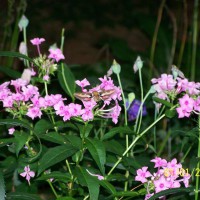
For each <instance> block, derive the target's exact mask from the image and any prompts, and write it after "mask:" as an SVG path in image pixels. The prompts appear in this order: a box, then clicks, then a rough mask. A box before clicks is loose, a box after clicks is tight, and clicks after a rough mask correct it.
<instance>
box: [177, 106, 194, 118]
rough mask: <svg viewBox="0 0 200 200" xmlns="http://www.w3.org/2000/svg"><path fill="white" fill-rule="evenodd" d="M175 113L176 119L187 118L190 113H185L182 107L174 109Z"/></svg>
mask: <svg viewBox="0 0 200 200" xmlns="http://www.w3.org/2000/svg"><path fill="white" fill-rule="evenodd" d="M176 111H177V113H178V118H183V117H189V116H190V114H191V113H190V112H187V110H185V109H183V108H182V107H178V108H176Z"/></svg>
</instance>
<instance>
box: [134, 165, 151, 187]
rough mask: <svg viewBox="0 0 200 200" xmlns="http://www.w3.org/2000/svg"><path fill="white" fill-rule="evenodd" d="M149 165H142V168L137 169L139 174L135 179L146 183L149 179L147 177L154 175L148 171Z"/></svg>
mask: <svg viewBox="0 0 200 200" xmlns="http://www.w3.org/2000/svg"><path fill="white" fill-rule="evenodd" d="M147 169H148V167H146V166H144V167H142V169H138V170H137V176H136V177H135V180H136V181H140V182H142V183H145V182H147V179H146V178H149V177H151V176H152V174H151V173H150V172H149V171H147Z"/></svg>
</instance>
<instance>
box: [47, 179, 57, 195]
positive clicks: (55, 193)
mask: <svg viewBox="0 0 200 200" xmlns="http://www.w3.org/2000/svg"><path fill="white" fill-rule="evenodd" d="M47 182H48V183H49V185H50V187H51V189H52V191H53V193H54V195H55V197H56V198H58V197H59V196H58V194H57V192H56V190H55V189H54V187H53V185H52V183H51V181H50V180H48V181H47Z"/></svg>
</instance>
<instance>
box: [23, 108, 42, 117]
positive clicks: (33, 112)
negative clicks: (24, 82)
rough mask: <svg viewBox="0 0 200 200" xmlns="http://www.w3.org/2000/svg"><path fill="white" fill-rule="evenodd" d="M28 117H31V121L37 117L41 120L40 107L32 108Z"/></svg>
mask: <svg viewBox="0 0 200 200" xmlns="http://www.w3.org/2000/svg"><path fill="white" fill-rule="evenodd" d="M26 115H27V116H29V117H30V118H31V119H35V118H36V117H39V118H41V116H42V112H41V110H40V108H39V107H30V108H29V109H28V112H27V113H26Z"/></svg>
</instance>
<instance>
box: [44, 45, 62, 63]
mask: <svg viewBox="0 0 200 200" xmlns="http://www.w3.org/2000/svg"><path fill="white" fill-rule="evenodd" d="M49 52H50V54H49V56H48V58H52V59H54V60H56V62H59V61H60V60H62V59H65V56H64V55H63V53H62V51H61V50H60V49H59V48H57V49H49Z"/></svg>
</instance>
